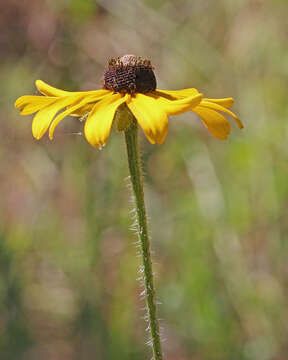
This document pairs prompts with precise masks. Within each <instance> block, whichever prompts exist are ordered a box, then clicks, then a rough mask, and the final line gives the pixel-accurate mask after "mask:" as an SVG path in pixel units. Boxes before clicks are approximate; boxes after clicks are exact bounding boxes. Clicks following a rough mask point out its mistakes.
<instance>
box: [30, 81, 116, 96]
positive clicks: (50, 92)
mask: <svg viewBox="0 0 288 360" xmlns="http://www.w3.org/2000/svg"><path fill="white" fill-rule="evenodd" d="M35 85H36V87H37V89H38V90H39V91H40V92H41V93H42V94H44V95H47V96H59V97H60V96H61V97H62V96H70V95H80V94H81V95H93V94H95V95H98V96H99V97H100V96H103V95H107V94H109V93H111V91H110V90H102V89H100V90H92V91H65V90H61V89H57V88H55V87H53V86H51V85H48V84H46V83H45V82H44V81H42V80H36V81H35Z"/></svg>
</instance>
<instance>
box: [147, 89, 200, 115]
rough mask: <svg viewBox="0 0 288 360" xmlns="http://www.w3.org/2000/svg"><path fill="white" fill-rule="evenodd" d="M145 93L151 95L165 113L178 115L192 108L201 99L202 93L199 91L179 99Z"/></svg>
mask: <svg viewBox="0 0 288 360" xmlns="http://www.w3.org/2000/svg"><path fill="white" fill-rule="evenodd" d="M147 95H149V96H151V97H153V98H154V99H155V100H156V102H157V104H158V105H159V106H160V107H161V108H162V109H163V110H164V111H165V113H166V114H167V115H178V114H182V113H184V112H186V111H189V110H192V109H193V108H194V107H195V106H197V105H199V103H200V102H201V100H202V94H199V93H198V94H197V95H192V96H188V97H185V98H182V99H179V100H168V99H167V98H166V97H163V96H161V95H160V96H157V95H155V94H153V93H151V94H150V93H149V94H147Z"/></svg>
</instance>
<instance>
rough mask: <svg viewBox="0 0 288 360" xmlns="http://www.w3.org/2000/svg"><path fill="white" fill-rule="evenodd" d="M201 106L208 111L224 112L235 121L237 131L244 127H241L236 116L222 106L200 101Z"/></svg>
mask: <svg viewBox="0 0 288 360" xmlns="http://www.w3.org/2000/svg"><path fill="white" fill-rule="evenodd" d="M201 106H203V107H206V108H209V109H213V110H217V111H222V112H225V113H226V114H229V115H230V116H232V117H233V118H234V119H235V120H236V122H237V124H238V127H239V129H243V127H244V126H243V124H242V122H241V120H240V119H239V118H238V116H236V115H235V114H234V113H233V112H232V111H230V110H228V109H226V108H225V107H224V106H221V105H218V104H215V103H212V102H210V101H204V100H203V101H201Z"/></svg>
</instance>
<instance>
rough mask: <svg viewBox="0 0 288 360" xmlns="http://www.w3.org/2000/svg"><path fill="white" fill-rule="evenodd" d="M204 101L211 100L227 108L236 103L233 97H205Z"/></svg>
mask: <svg viewBox="0 0 288 360" xmlns="http://www.w3.org/2000/svg"><path fill="white" fill-rule="evenodd" d="M203 101H209V102H212V103H215V104H218V105H221V106H224V107H225V108H230V107H231V106H232V105H233V104H234V99H233V98H231V97H230V98H224V99H206V98H204V99H203Z"/></svg>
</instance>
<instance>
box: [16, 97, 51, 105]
mask: <svg viewBox="0 0 288 360" xmlns="http://www.w3.org/2000/svg"><path fill="white" fill-rule="evenodd" d="M43 99H44V100H43ZM51 99H54V98H52V97H45V98H44V96H37V95H24V96H20V97H19V98H18V99H17V100H16V101H15V104H14V106H15V108H22V107H23V106H26V105H29V104H36V103H39V104H40V103H41V104H43V105H47V104H49V102H50V101H51Z"/></svg>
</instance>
